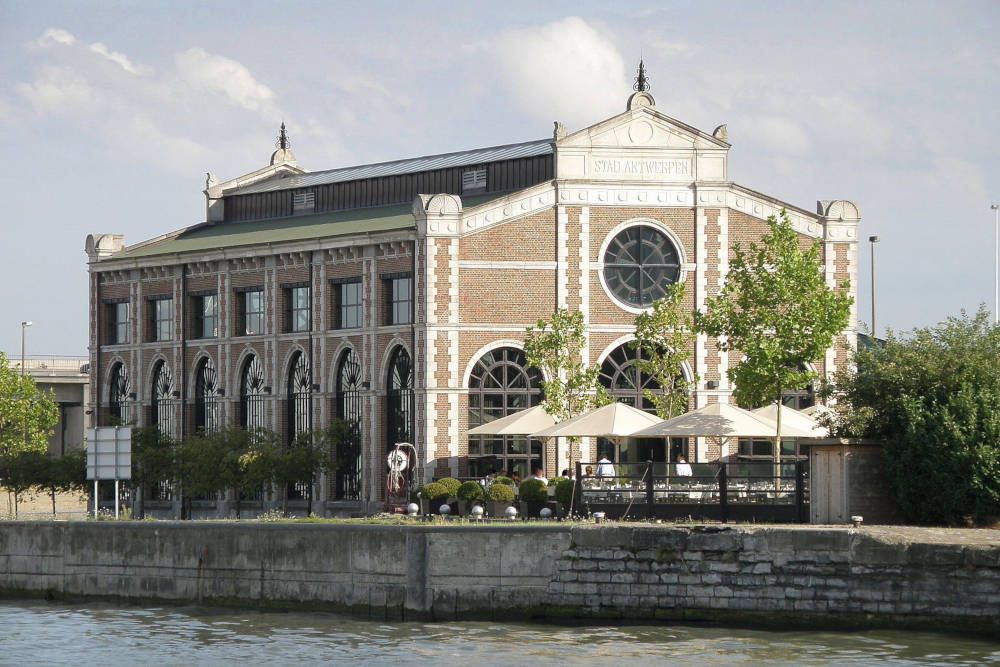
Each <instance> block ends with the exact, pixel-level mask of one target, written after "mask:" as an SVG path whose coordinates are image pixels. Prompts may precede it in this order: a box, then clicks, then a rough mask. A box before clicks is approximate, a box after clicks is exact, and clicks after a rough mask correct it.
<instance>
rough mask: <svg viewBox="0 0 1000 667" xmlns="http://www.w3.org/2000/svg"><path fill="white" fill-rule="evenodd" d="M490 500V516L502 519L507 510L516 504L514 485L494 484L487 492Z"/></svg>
mask: <svg viewBox="0 0 1000 667" xmlns="http://www.w3.org/2000/svg"><path fill="white" fill-rule="evenodd" d="M486 495H487V497H489V499H490V506H489V507H488V508H487V509H489V512H490V516H492V517H496V518H498V519H502V518H504V516H505V513H506V512H507V508H508V507H510V506H511V505H513V504H514V485H513V484H504V483H503V482H493V484H491V485H490V490H489V491H488V492H487V494H486Z"/></svg>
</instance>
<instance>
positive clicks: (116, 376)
mask: <svg viewBox="0 0 1000 667" xmlns="http://www.w3.org/2000/svg"><path fill="white" fill-rule="evenodd" d="M131 393H132V381H131V380H130V379H129V376H128V370H127V369H126V368H125V364H123V363H120V362H119V363H117V364H115V365H114V367H112V369H111V386H110V387H109V388H108V417H109V418H110V420H111V425H112V426H116V425H122V424H129V423H131V422H132V409H131V406H130V405H129V400H130V398H131V396H130V394H131Z"/></svg>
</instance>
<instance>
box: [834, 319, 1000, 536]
mask: <svg viewBox="0 0 1000 667" xmlns="http://www.w3.org/2000/svg"><path fill="white" fill-rule="evenodd" d="M854 361H855V364H854V368H848V369H844V370H842V371H840V372H838V374H837V376H836V378H835V381H834V396H835V397H836V399H837V400H836V403H835V404H834V412H833V414H832V416H831V419H830V422H831V423H830V425H831V427H832V430H833V432H834V434H836V435H838V436H843V437H861V438H872V439H878V440H883V441H884V442H885V460H886V472H887V474H888V477H889V481H890V484H891V485H892V488H893V491H894V494H895V496H896V499H897V501H898V502H899V505H900V508H901V509H902V511H903V513H904V515H905V516H906V517H907V518H908V519H909V520H911V521H916V522H920V523H951V524H954V523H960V522H963V521H965V520H966V519H968V518H972V519H974V520H976V521H989V520H990V519H992V518H995V517H997V516H1000V327H997V326H996V325H994V324H993V323H992V322H991V321H990V314H989V313H988V312H987V311H986V310H985V309H980V310H979V312H978V313H977V314H976V315H975V316H971V317H970V316H968V315H966V314H965V313H964V312H963V313H962V314H961V315H960V316H958V317H950V318H948V319H947V320H946V321H944V322H942V323H940V324H938V325H936V326H933V327H926V328H919V329H915V330H913V331H912V332H910V333H909V334H908V335H906V336H903V337H898V336H896V335H895V334H893V333H892V332H890V333H889V335H888V336H887V338H886V340H885V343H884V344H879V345H875V346H870V347H860V348H859V349H858V351H857V352H856V354H855V356H854Z"/></svg>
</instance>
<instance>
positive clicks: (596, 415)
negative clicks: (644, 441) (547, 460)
mask: <svg viewBox="0 0 1000 667" xmlns="http://www.w3.org/2000/svg"><path fill="white" fill-rule="evenodd" d="M661 421H663V420H662V419H660V418H659V417H657V416H656V415H651V414H649V413H648V412H643V411H642V410H639V409H637V408H633V407H632V406H631V405H626V404H624V403H619V402H618V401H615V402H614V403H609V404H608V405H605V406H602V407H599V408H596V409H594V410H591V411H590V412H585V413H583V414H582V415H577V416H576V417H573V418H572V419H567V420H566V421H564V422H559V423H558V424H556V425H555V426H550V427H549V428H545V429H542V430H540V431H536V432H534V433H532V434H531V437H532V438H562V437H566V438H607V439H608V440H612V441H614V443H615V449H616V455H615V459H616V460H620V459H621V454H620V452H618V451H617V450H618V447H619V446H620V445H621V440H622V439H623V438H628V437H631V436H632V434H634V433H635V432H636V431H639V430H642V429H644V428H648V427H649V426H652V425H653V424H657V423H659V422H661ZM557 454H558V452H557Z"/></svg>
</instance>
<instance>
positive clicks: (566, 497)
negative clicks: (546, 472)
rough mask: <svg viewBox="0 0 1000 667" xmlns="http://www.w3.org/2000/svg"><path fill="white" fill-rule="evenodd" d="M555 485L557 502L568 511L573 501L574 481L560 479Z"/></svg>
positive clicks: (564, 478)
mask: <svg viewBox="0 0 1000 667" xmlns="http://www.w3.org/2000/svg"><path fill="white" fill-rule="evenodd" d="M555 485H556V500H558V501H559V502H560V503H562V506H563V507H565V508H567V510H568V509H569V506H570V503H571V502H572V500H573V480H571V479H569V478H568V477H559V478H557V479H556V481H555Z"/></svg>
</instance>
